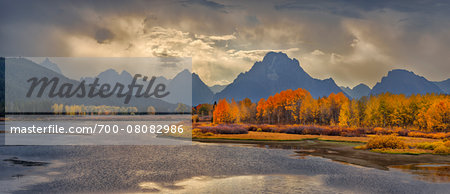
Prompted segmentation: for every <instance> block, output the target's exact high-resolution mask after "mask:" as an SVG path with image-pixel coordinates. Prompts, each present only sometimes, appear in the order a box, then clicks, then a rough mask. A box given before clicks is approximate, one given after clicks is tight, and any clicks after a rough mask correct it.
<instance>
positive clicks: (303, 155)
mask: <svg viewBox="0 0 450 194" xmlns="http://www.w3.org/2000/svg"><path fill="white" fill-rule="evenodd" d="M356 145H358V144H354V143H332V142H321V141H310V140H308V141H303V142H295V143H276V142H274V143H260V144H254V145H247V146H254V147H259V148H266V149H292V150H294V152H295V153H296V154H295V155H293V157H295V158H298V159H308V157H321V158H326V159H330V160H332V161H334V162H338V163H341V164H345V165H352V166H355V167H357V166H359V167H369V168H376V169H380V170H393V169H397V170H400V171H402V172H405V173H408V174H413V175H417V176H414V177H415V178H417V179H418V180H422V181H428V182H438V183H449V182H450V157H448V156H440V155H429V154H427V155H402V154H382V153H374V152H369V151H366V150H356V149H353V147H354V146H356ZM425 162H427V163H425ZM418 163H420V164H418Z"/></svg>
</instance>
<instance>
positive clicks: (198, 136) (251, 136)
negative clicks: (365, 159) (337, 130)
mask: <svg viewBox="0 0 450 194" xmlns="http://www.w3.org/2000/svg"><path fill="white" fill-rule="evenodd" d="M373 136H374V135H367V136H366V137H343V136H328V135H299V134H286V133H272V132H254V131H249V132H248V133H246V134H212V133H208V134H204V133H193V134H192V139H193V140H194V141H200V142H218V143H222V142H223V143H232V142H235V143H243V142H247V143H260V142H271V141H274V142H283V141H286V142H296V141H297V142H298V141H304V140H318V141H330V142H348V143H359V144H358V145H355V146H353V147H352V148H356V149H353V150H362V151H367V150H364V145H365V144H366V143H367V142H368V141H369V140H370V138H371V137H373ZM399 139H400V140H402V141H403V142H405V143H406V144H407V145H410V148H405V149H373V150H370V151H372V152H379V153H393V154H414V155H417V154H431V153H432V150H430V149H418V148H417V146H416V145H418V144H433V143H438V142H440V140H438V139H430V138H418V137H399Z"/></svg>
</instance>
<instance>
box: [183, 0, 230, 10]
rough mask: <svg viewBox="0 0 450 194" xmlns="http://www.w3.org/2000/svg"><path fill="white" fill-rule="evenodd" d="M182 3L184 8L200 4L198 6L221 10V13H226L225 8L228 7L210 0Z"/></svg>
mask: <svg viewBox="0 0 450 194" xmlns="http://www.w3.org/2000/svg"><path fill="white" fill-rule="evenodd" d="M181 3H182V4H183V5H184V6H189V5H193V4H198V5H203V6H205V7H209V8H212V9H216V10H221V11H225V7H226V6H225V5H224V4H220V3H217V2H214V1H209V0H187V1H181Z"/></svg>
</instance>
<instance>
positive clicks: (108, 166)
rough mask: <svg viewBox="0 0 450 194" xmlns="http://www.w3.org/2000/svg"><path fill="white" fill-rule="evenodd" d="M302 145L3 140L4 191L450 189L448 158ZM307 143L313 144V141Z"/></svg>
mask: <svg viewBox="0 0 450 194" xmlns="http://www.w3.org/2000/svg"><path fill="white" fill-rule="evenodd" d="M301 148H302V146H299V147H287V148H285V149H281V148H271V147H270V146H260V145H259V146H252V145H237V144H211V143H208V144H207V143H194V145H178V146H175V145H174V146H2V147H0V159H1V160H0V171H1V172H2V173H1V175H0V192H1V193H35V192H52V193H61V192H68V193H85V192H120V193H157V192H162V193H302V192H303V193H448V191H449V190H450V182H449V179H448V177H449V175H448V173H449V172H448V167H449V166H448V164H446V163H444V164H417V165H410V166H404V165H400V166H392V167H389V168H388V170H382V169H377V168H370V167H363V166H360V165H349V164H346V163H342V162H335V161H333V160H331V159H327V158H324V157H318V156H309V155H304V154H303V155H299V153H298V151H299V150H300V151H302V149H301ZM303 150H306V151H308V152H311V151H310V149H309V148H308V149H303ZM34 162H40V163H34ZM427 169H431V170H427ZM439 169H441V170H439ZM414 172H415V173H414ZM430 172H431V173H430ZM424 177H425V178H424ZM426 177H434V178H426ZM436 177H438V178H436ZM439 177H440V178H439ZM436 180H437V181H436Z"/></svg>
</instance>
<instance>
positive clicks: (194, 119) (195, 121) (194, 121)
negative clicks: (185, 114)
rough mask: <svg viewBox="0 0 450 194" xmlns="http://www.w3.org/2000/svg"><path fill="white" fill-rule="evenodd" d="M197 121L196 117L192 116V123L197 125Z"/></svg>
mask: <svg viewBox="0 0 450 194" xmlns="http://www.w3.org/2000/svg"><path fill="white" fill-rule="evenodd" d="M198 121H199V118H198V115H192V123H197V122H198Z"/></svg>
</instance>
